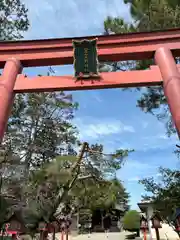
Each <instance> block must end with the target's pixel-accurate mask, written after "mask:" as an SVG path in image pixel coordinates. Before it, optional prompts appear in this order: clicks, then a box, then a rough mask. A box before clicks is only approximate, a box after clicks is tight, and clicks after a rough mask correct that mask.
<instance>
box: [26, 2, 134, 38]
mask: <svg viewBox="0 0 180 240" xmlns="http://www.w3.org/2000/svg"><path fill="white" fill-rule="evenodd" d="M24 2H25V3H26V5H27V7H28V8H29V18H30V23H31V28H30V30H29V31H28V32H27V33H25V38H26V39H28V38H30V39H32V38H38V39H39V38H48V37H72V36H74V37H75V36H83V35H84V36H87V35H96V34H102V33H103V23H104V20H105V19H106V17H107V16H109V15H110V16H113V17H117V16H120V17H122V18H125V19H127V20H129V21H130V19H131V18H130V13H129V9H128V6H127V5H125V4H124V3H123V0H111V1H110V0H91V1H86V0H66V1H65V0H38V1H37V0H24ZM34 6H35V7H34Z"/></svg>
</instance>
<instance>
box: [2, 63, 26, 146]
mask: <svg viewBox="0 0 180 240" xmlns="http://www.w3.org/2000/svg"><path fill="white" fill-rule="evenodd" d="M21 70H22V67H21V64H20V61H19V60H17V59H15V58H11V59H9V60H7V62H6V64H5V66H4V70H3V73H2V81H1V82H0V143H1V142H2V139H3V136H4V133H5V130H6V126H7V122H8V117H9V113H10V110H11V107H12V104H13V100H14V93H13V89H14V85H15V82H16V77H17V75H18V74H19V73H21Z"/></svg>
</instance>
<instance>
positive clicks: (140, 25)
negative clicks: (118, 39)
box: [100, 0, 180, 135]
mask: <svg viewBox="0 0 180 240" xmlns="http://www.w3.org/2000/svg"><path fill="white" fill-rule="evenodd" d="M124 2H125V3H128V4H130V11H131V15H132V18H133V20H134V22H133V24H128V23H126V22H125V21H124V20H123V19H121V18H112V17H108V18H107V19H106V20H105V22H104V29H105V33H106V34H109V33H112V32H113V33H128V32H144V31H152V30H163V29H169V28H174V27H179V24H180V17H179V16H180V5H179V1H167V0H158V1H157V0H140V1H139V0H133V1H131V0H124ZM170 2H171V3H170ZM177 2H178V4H177ZM178 61H179V59H177V62H178ZM153 64H154V61H153V60H143V61H125V62H118V63H110V67H109V68H108V67H106V68H105V67H104V66H103V64H102V66H103V67H102V66H101V68H100V70H101V71H104V70H106V71H117V70H120V71H124V70H126V69H130V70H133V69H137V70H140V69H147V68H149V66H150V65H153ZM106 65H109V63H108V64H106ZM138 90H140V88H138ZM137 106H138V107H140V108H141V109H142V110H143V111H144V112H148V113H151V114H154V115H155V116H156V117H157V118H158V119H159V120H161V121H163V122H164V123H165V125H166V129H167V133H168V135H170V134H172V133H174V132H175V129H174V125H173V123H172V119H171V115H170V114H169V108H168V106H167V101H166V98H165V96H164V92H163V88H162V87H161V86H160V87H159V86H157V87H147V88H146V90H145V91H143V92H142V95H141V97H140V99H139V100H138V101H137Z"/></svg>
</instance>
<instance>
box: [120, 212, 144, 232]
mask: <svg viewBox="0 0 180 240" xmlns="http://www.w3.org/2000/svg"><path fill="white" fill-rule="evenodd" d="M123 227H124V229H125V230H129V231H137V230H138V229H140V214H139V213H138V212H137V211H136V210H130V211H128V212H126V214H125V216H124V218H123Z"/></svg>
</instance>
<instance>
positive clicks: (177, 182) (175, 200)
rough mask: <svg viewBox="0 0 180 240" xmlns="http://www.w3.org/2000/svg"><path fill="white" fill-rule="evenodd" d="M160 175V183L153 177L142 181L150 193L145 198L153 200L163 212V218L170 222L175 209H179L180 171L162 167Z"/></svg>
mask: <svg viewBox="0 0 180 240" xmlns="http://www.w3.org/2000/svg"><path fill="white" fill-rule="evenodd" d="M158 175H159V177H160V179H159V181H158V182H157V179H155V178H153V177H151V178H145V179H142V180H141V181H140V183H141V184H143V185H144V187H145V190H146V191H147V192H148V193H149V195H146V196H143V198H144V199H145V200H147V199H148V200H151V201H152V202H153V203H154V205H155V207H156V209H157V210H160V211H161V215H162V217H163V218H165V219H167V220H170V219H172V216H173V213H174V211H175V209H176V208H178V207H179V198H180V194H179V191H180V171H178V170H170V169H169V168H162V167H160V168H159V174H158Z"/></svg>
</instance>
